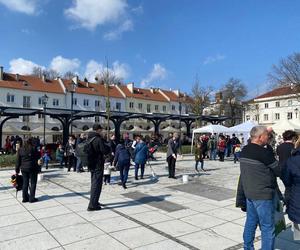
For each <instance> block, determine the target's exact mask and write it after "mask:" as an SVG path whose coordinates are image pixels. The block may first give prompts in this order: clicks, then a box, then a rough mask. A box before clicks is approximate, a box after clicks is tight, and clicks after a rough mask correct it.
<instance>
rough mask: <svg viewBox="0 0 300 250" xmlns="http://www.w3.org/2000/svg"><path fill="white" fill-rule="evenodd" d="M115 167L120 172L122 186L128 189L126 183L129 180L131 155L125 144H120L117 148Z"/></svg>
mask: <svg viewBox="0 0 300 250" xmlns="http://www.w3.org/2000/svg"><path fill="white" fill-rule="evenodd" d="M114 166H117V168H118V169H119V170H120V179H121V182H122V186H123V188H124V189H126V188H127V187H126V182H127V179H128V172H129V168H130V153H129V150H128V148H127V147H125V142H124V141H123V142H121V143H120V144H118V146H117V148H116V154H115V159H114Z"/></svg>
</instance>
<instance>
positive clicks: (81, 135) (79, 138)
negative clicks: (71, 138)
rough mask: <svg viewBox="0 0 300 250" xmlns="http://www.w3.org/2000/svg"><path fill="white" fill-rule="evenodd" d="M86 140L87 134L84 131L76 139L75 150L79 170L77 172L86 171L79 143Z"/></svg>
mask: <svg viewBox="0 0 300 250" xmlns="http://www.w3.org/2000/svg"><path fill="white" fill-rule="evenodd" d="M85 140H86V137H85V134H84V133H82V134H80V136H79V137H78V138H77V141H76V152H75V156H76V172H77V173H82V172H84V170H83V164H82V160H81V157H80V155H79V154H78V144H80V143H83V142H84V141H85Z"/></svg>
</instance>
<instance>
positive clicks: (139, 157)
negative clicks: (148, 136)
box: [134, 137, 149, 180]
mask: <svg viewBox="0 0 300 250" xmlns="http://www.w3.org/2000/svg"><path fill="white" fill-rule="evenodd" d="M148 152H149V149H148V146H147V145H146V143H145V142H143V140H142V139H141V137H138V138H137V145H136V147H135V149H134V163H135V172H134V174H135V179H136V180H138V171H139V168H140V167H141V179H144V172H145V164H146V162H147V158H148Z"/></svg>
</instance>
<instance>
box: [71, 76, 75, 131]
mask: <svg viewBox="0 0 300 250" xmlns="http://www.w3.org/2000/svg"><path fill="white" fill-rule="evenodd" d="M75 91H76V84H75V83H74V82H73V81H72V88H71V91H70V92H71V124H70V125H71V131H70V133H71V135H72V134H73V105H74V93H75Z"/></svg>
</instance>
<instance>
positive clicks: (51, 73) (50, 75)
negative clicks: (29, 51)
mask: <svg viewBox="0 0 300 250" xmlns="http://www.w3.org/2000/svg"><path fill="white" fill-rule="evenodd" d="M31 75H33V76H37V77H42V75H45V76H46V79H49V80H53V79H55V78H57V77H59V76H60V74H59V73H58V72H57V71H55V70H53V69H48V70H47V69H43V68H41V67H34V68H33V70H32V73H31Z"/></svg>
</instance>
